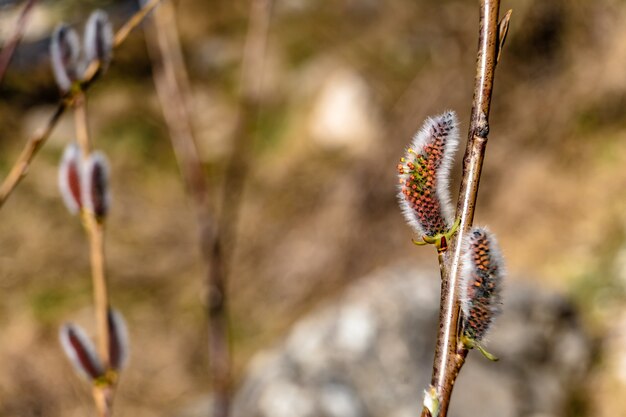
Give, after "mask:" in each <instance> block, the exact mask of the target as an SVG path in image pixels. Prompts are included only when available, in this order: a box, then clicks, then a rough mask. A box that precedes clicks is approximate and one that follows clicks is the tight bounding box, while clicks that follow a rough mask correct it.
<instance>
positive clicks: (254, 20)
mask: <svg viewBox="0 0 626 417" xmlns="http://www.w3.org/2000/svg"><path fill="white" fill-rule="evenodd" d="M272 6H273V2H272V0H253V1H252V2H251V5H250V20H249V24H248V33H247V35H246V41H245V45H244V51H243V58H242V63H241V78H240V91H239V109H238V115H237V122H236V125H235V129H234V135H233V148H232V150H231V153H230V158H229V161H228V164H227V167H226V173H225V178H224V185H223V187H222V210H221V216H220V220H219V224H220V233H221V239H222V241H223V242H224V243H225V245H228V248H231V250H230V251H229V253H228V254H227V255H226V257H227V258H229V257H230V255H229V254H230V253H231V252H232V248H233V247H234V246H235V238H236V233H235V228H236V225H237V219H238V216H239V207H240V205H241V197H242V195H243V188H244V184H245V179H246V177H247V174H248V171H249V169H250V160H251V158H250V154H251V148H252V142H253V140H254V130H255V125H256V122H257V120H258V116H259V110H260V104H261V101H262V97H261V96H262V91H261V87H262V85H261V82H262V79H263V67H264V63H265V53H266V48H267V38H268V34H269V25H270V19H271V13H272Z"/></svg>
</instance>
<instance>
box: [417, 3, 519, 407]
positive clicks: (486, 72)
mask: <svg viewBox="0 0 626 417" xmlns="http://www.w3.org/2000/svg"><path fill="white" fill-rule="evenodd" d="M499 10H500V0H481V1H480V30H479V40H478V56H477V60H476V79H475V86H474V99H473V102H472V114H471V118H470V127H469V134H468V140H467V148H466V150H465V157H464V158H463V177H462V179H461V189H460V191H459V199H458V203H457V213H456V217H457V218H460V221H461V223H460V227H459V232H458V234H457V235H456V237H455V238H453V240H452V242H451V244H450V247H451V249H452V250H448V251H447V252H445V254H444V255H443V256H440V257H439V266H440V269H441V305H440V310H439V333H438V335H437V345H436V347H435V359H434V363H433V375H432V380H431V385H432V386H433V387H434V388H435V391H436V394H437V398H438V399H439V402H440V405H439V406H440V408H439V417H445V416H446V415H447V413H448V406H449V405H450V398H451V395H452V389H453V387H454V383H455V381H456V379H457V376H458V374H459V372H460V370H461V368H462V367H463V364H464V363H465V358H466V356H467V353H468V350H467V348H466V347H465V346H464V345H463V343H461V342H460V341H459V334H458V333H459V328H458V322H459V311H460V301H459V300H460V286H459V274H460V270H461V255H462V242H463V239H464V237H465V235H466V233H467V232H468V231H469V230H470V228H471V227H472V222H473V220H474V208H475V206H476V199H477V196H478V185H479V182H480V174H481V171H482V165H483V160H484V157H485V148H486V145H487V137H488V135H489V110H490V106H491V94H492V90H493V80H494V75H495V69H496V64H497V61H498V58H499V53H500V51H501V47H502V46H503V43H504V40H505V38H506V32H507V29H508V21H509V19H510V17H511V13H510V12H508V13H507V14H506V15H505V17H504V18H503V20H502V23H501V24H500V25H499V24H498V14H499ZM429 415H430V413H429V411H428V410H427V409H426V408H424V409H423V411H422V417H428V416H429Z"/></svg>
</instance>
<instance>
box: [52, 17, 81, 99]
mask: <svg viewBox="0 0 626 417" xmlns="http://www.w3.org/2000/svg"><path fill="white" fill-rule="evenodd" d="M50 60H51V61H52V71H53V73H54V78H55V80H56V83H57V85H58V87H59V89H60V90H61V91H62V92H64V93H66V92H68V91H69V90H70V88H72V83H74V82H75V81H77V80H78V79H79V77H80V73H81V72H82V65H81V62H80V41H79V40H78V35H77V34H76V31H75V30H74V29H72V28H71V27H69V26H68V25H66V24H65V23H61V24H60V25H58V26H57V27H56V28H55V29H54V32H53V33H52V40H51V42H50Z"/></svg>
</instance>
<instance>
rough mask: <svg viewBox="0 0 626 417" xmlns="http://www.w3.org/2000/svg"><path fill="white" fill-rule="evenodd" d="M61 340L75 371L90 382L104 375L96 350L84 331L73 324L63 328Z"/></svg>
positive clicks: (60, 335)
mask: <svg viewBox="0 0 626 417" xmlns="http://www.w3.org/2000/svg"><path fill="white" fill-rule="evenodd" d="M59 340H60V341H61V346H62V347H63V351H64V352H65V355H66V356H67V357H68V358H69V360H70V362H71V363H72V366H74V369H75V370H76V371H77V372H78V373H79V374H80V375H82V376H83V377H85V378H86V379H88V380H94V379H96V378H99V377H101V376H102V375H104V367H103V366H102V363H101V362H100V359H99V358H98V355H97V353H96V349H95V348H94V346H93V343H91V340H89V338H88V337H87V335H86V334H85V333H84V332H83V330H82V329H81V328H80V327H78V326H76V325H74V324H71V323H67V324H64V325H63V326H61V330H60V331H59Z"/></svg>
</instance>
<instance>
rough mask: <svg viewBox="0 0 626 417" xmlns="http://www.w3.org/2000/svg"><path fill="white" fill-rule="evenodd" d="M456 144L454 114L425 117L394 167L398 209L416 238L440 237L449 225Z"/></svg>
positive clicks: (448, 228)
mask: <svg viewBox="0 0 626 417" xmlns="http://www.w3.org/2000/svg"><path fill="white" fill-rule="evenodd" d="M458 144H459V137H458V129H457V120H456V114H455V113H454V112H452V111H448V112H445V113H443V114H441V115H439V116H435V117H429V118H428V119H426V121H425V122H424V124H423V125H422V128H421V129H420V131H419V132H418V133H417V134H416V135H415V136H414V137H413V141H412V142H411V147H410V148H409V149H407V152H406V154H405V156H404V158H402V159H401V160H400V163H399V164H398V176H399V179H400V185H399V187H398V188H399V190H398V191H399V192H398V199H399V201H400V207H401V208H402V213H403V214H404V217H405V219H406V221H407V222H408V223H409V225H410V226H411V227H412V228H413V229H414V230H415V232H416V233H417V234H418V235H419V236H420V237H423V236H427V237H435V236H437V235H443V234H445V233H446V232H447V231H448V230H450V229H451V228H452V226H453V221H454V213H453V208H452V204H451V202H450V193H449V191H448V185H449V183H450V167H451V164H452V161H453V159H454V153H455V152H456V149H457V147H458Z"/></svg>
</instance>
